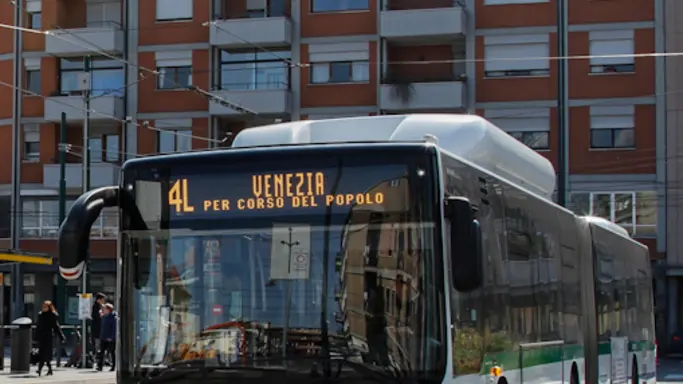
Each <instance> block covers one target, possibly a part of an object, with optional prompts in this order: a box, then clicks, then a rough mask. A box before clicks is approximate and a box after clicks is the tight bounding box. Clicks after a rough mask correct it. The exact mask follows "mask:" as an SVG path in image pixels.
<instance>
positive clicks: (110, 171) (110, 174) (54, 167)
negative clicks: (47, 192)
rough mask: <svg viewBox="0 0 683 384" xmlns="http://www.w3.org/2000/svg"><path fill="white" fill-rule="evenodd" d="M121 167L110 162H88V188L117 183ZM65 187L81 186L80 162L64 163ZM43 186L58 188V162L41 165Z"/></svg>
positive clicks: (81, 167) (81, 172)
mask: <svg viewBox="0 0 683 384" xmlns="http://www.w3.org/2000/svg"><path fill="white" fill-rule="evenodd" d="M120 170H121V167H120V166H119V165H118V164H112V163H92V164H90V188H98V187H104V186H107V185H117V184H118V183H119V173H120ZM65 176H66V177H65V179H66V187H67V188H83V166H82V165H81V164H66V172H65ZM43 186H44V187H45V188H54V189H57V188H59V164H44V165H43Z"/></svg>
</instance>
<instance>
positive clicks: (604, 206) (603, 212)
mask: <svg viewBox="0 0 683 384" xmlns="http://www.w3.org/2000/svg"><path fill="white" fill-rule="evenodd" d="M611 198H612V195H611V194H594V195H593V216H598V217H602V218H603V219H607V220H610V221H612V214H611V213H612V210H611V209H610V208H611V206H612V202H611Z"/></svg>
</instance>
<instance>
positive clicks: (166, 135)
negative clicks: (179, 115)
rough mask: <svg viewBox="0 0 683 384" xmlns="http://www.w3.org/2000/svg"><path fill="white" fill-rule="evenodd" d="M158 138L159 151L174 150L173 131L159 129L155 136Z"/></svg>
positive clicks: (167, 151) (169, 151)
mask: <svg viewBox="0 0 683 384" xmlns="http://www.w3.org/2000/svg"><path fill="white" fill-rule="evenodd" d="M157 137H158V139H159V143H158V144H159V145H158V147H159V150H158V151H157V152H159V153H171V152H175V132H173V131H160V132H159V135H158V136H157Z"/></svg>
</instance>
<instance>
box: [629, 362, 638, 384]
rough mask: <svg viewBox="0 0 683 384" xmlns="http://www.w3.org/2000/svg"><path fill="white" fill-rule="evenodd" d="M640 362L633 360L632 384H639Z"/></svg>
mask: <svg viewBox="0 0 683 384" xmlns="http://www.w3.org/2000/svg"><path fill="white" fill-rule="evenodd" d="M638 379H639V377H638V361H637V360H636V358H635V357H634V358H633V363H631V383H633V384H638Z"/></svg>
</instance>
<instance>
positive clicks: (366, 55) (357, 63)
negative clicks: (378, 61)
mask: <svg viewBox="0 0 683 384" xmlns="http://www.w3.org/2000/svg"><path fill="white" fill-rule="evenodd" d="M308 61H309V62H310V63H312V64H311V71H310V72H309V73H310V78H309V83H310V84H357V83H367V82H369V81H370V46H369V44H368V43H367V42H362V43H361V42H359V43H336V44H309V45H308ZM332 63H349V65H350V66H351V78H350V79H349V81H345V82H331V78H332V72H331V71H332V68H331V65H332Z"/></svg>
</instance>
